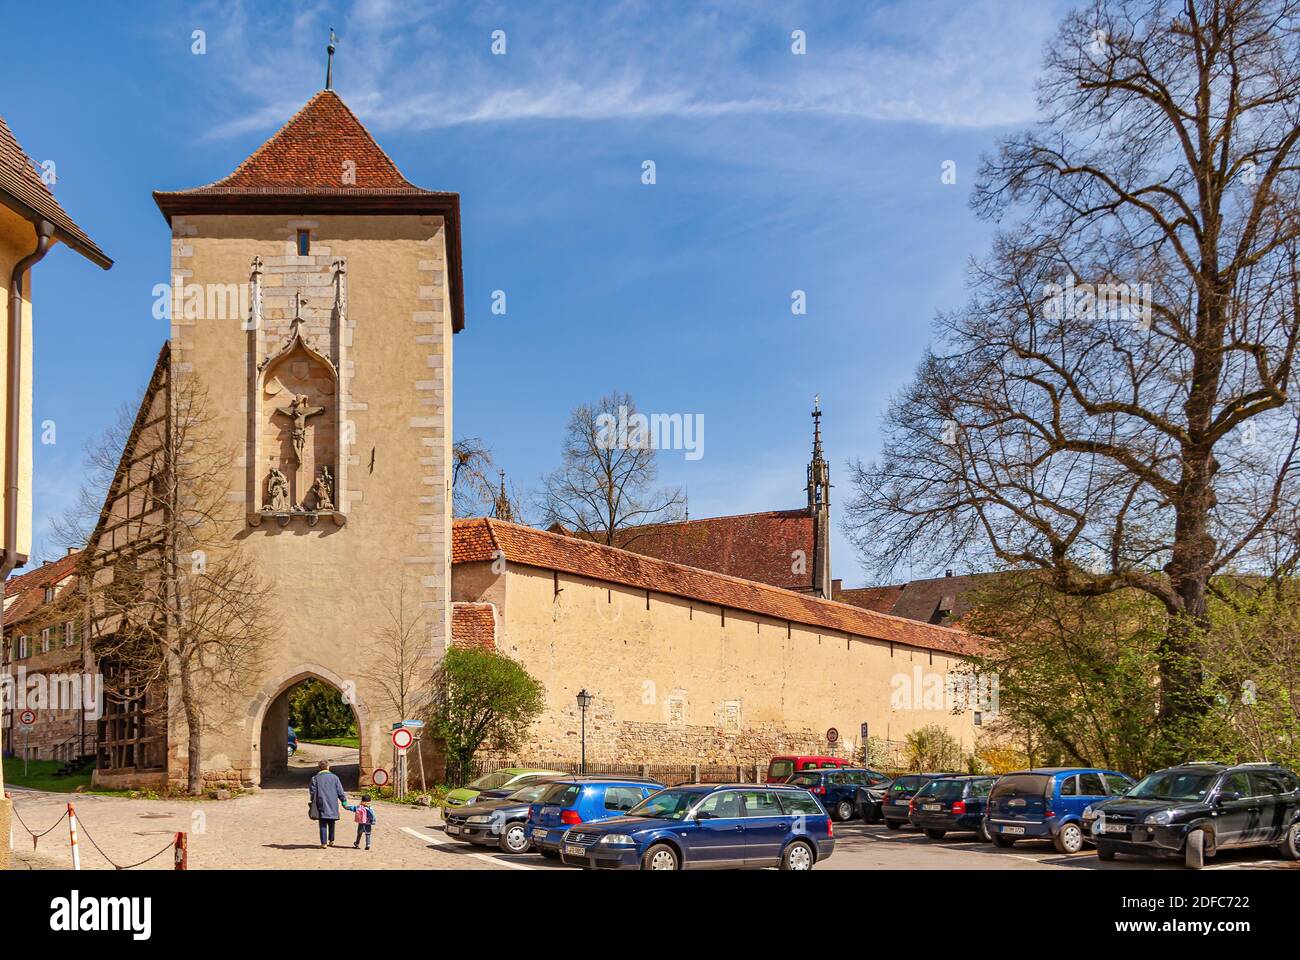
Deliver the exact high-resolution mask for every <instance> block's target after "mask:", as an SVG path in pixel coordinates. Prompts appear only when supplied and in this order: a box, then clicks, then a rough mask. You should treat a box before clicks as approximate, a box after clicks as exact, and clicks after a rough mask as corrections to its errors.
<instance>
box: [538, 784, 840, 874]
mask: <svg viewBox="0 0 1300 960" xmlns="http://www.w3.org/2000/svg"><path fill="white" fill-rule="evenodd" d="M834 849H835V835H834V831H833V828H832V826H831V818H830V817H829V816H828V815H827V813H826V810H825V808H823V807H822V805H821V804H820V803H819V802H818V801H817V798H816V797H814V796H813V795H812V794H811V793H809V792H808V791H807V790H804V789H802V788H799V787H794V786H789V785H786V784H776V783H765V784H752V783H751V784H743V783H740V784H735V783H733V784H686V785H683V786H679V787H671V788H669V789H667V790H661V791H659V792H658V793H656V794H654V795H653V796H652V797H650V798H649V799H647V800H646V801H645V802H643V803H641V804H639V805H638V806H636V807H635V808H633V809H632V810H630V811H628V813H627V814H626V815H625V816H621V817H615V818H613V819H612V820H605V821H602V822H601V823H595V824H592V825H590V826H588V825H586V824H583V825H582V826H576V827H572V828H570V829H569V830H568V831H567V832H566V833H565V834H564V837H563V844H562V846H561V848H560V855H561V858H562V859H563V860H564V862H565V863H566V864H569V865H570V866H575V867H586V868H588V869H604V870H618V869H624V870H683V869H691V870H697V869H708V868H726V867H730V868H733V869H734V868H737V867H753V868H757V867H780V868H781V869H782V870H811V869H812V866H813V864H814V863H817V862H819V861H821V860H825V859H826V858H827V857H829V856H830V855H831V853H832V852H833V851H834Z"/></svg>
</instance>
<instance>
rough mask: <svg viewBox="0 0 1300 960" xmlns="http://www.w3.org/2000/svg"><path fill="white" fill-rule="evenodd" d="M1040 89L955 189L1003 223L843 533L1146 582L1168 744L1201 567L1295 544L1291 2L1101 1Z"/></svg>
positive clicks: (1075, 578) (1069, 26)
mask: <svg viewBox="0 0 1300 960" xmlns="http://www.w3.org/2000/svg"><path fill="white" fill-rule="evenodd" d="M1039 106H1040V113H1041V121H1040V123H1039V124H1038V125H1037V126H1036V127H1035V128H1034V129H1033V130H1030V131H1028V132H1025V133H1022V134H1019V135H1017V136H1013V137H1011V138H1010V139H1008V140H1007V141H1005V142H1004V143H1003V145H1002V147H1001V150H1000V152H999V153H998V155H997V156H995V157H992V158H988V159H986V160H985V162H984V164H983V167H982V169H981V171H980V175H979V178H978V184H977V186H976V189H975V193H974V197H973V205H974V207H975V209H976V210H977V211H978V212H979V213H980V214H982V215H984V216H987V217H991V218H998V219H1001V218H1003V217H1011V218H1013V220H1014V226H1012V227H1010V228H1009V229H1004V230H1003V231H1002V232H1001V233H1000V234H999V236H998V237H997V239H996V241H995V243H994V245H993V248H992V251H991V253H990V254H989V255H988V256H987V257H986V258H984V259H983V260H981V261H980V262H978V263H976V264H974V265H972V268H971V271H970V284H971V289H972V297H971V300H970V303H969V304H968V306H966V307H965V308H964V309H962V310H959V311H957V312H955V313H952V314H949V315H944V316H941V317H940V318H939V320H938V323H937V328H938V338H939V343H938V345H937V347H936V348H934V349H933V350H932V351H931V352H929V353H928V355H927V356H926V357H925V358H924V360H923V361H922V363H921V365H920V367H919V369H918V371H917V374H916V376H915V379H914V380H913V382H912V383H911V384H910V385H909V386H908V387H907V388H906V389H905V390H904V391H903V393H902V394H901V396H899V397H898V398H897V399H896V400H895V402H894V403H893V404H892V406H891V408H890V410H889V413H888V415H887V418H886V425H885V435H886V440H885V447H884V452H883V455H882V457H881V458H880V460H879V461H878V462H876V463H873V464H871V465H863V464H861V463H859V464H857V465H856V468H855V469H854V471H853V477H852V483H853V486H854V488H855V491H856V495H855V498H854V499H853V501H852V502H851V503H850V505H849V507H848V510H847V516H846V522H845V528H846V532H847V533H848V535H849V536H850V537H851V538H852V539H853V540H854V541H855V542H856V544H857V546H858V547H859V549H860V550H861V551H862V553H863V554H864V556H865V557H866V559H867V560H868V561H869V562H870V563H872V564H873V565H874V566H875V567H877V568H878V569H880V570H882V571H890V570H892V569H893V568H894V567H896V566H897V565H899V564H900V563H901V562H904V561H906V560H909V559H910V560H930V561H934V562H935V563H936V565H942V563H945V562H948V561H950V560H951V559H952V558H954V557H955V556H957V555H959V554H965V555H968V556H969V557H970V558H971V559H973V560H975V561H976V562H981V563H993V564H1003V565H1009V566H1016V567H1024V568H1031V569H1040V570H1044V571H1047V572H1048V574H1049V576H1050V577H1051V580H1052V582H1053V584H1054V585H1055V587H1056V588H1057V589H1058V590H1060V591H1062V592H1064V593H1067V594H1073V595H1079V596H1090V595H1101V594H1105V593H1109V592H1111V591H1115V590H1118V589H1122V588H1125V587H1132V588H1136V589H1138V590H1142V591H1145V592H1147V593H1149V594H1150V595H1152V596H1154V597H1156V598H1157V599H1158V600H1159V601H1160V603H1161V604H1162V606H1163V609H1164V610H1165V612H1166V615H1167V618H1168V620H1167V628H1166V631H1165V636H1164V639H1163V640H1162V643H1161V649H1160V658H1159V662H1160V678H1159V679H1160V684H1161V698H1160V705H1159V721H1160V723H1161V729H1162V730H1163V731H1165V732H1167V733H1169V734H1170V735H1171V736H1174V735H1175V731H1176V730H1177V729H1179V728H1181V727H1183V726H1185V724H1184V723H1183V721H1185V720H1188V719H1189V718H1193V717H1195V716H1196V715H1198V714H1199V713H1200V712H1201V711H1202V710H1203V709H1204V706H1205V705H1204V703H1203V701H1202V700H1201V699H1200V698H1199V697H1198V696H1197V695H1196V694H1195V692H1194V691H1195V690H1196V689H1197V680H1198V677H1199V672H1200V670H1199V664H1198V662H1197V659H1196V643H1195V639H1194V635H1195V634H1196V633H1198V632H1199V631H1201V630H1203V629H1204V628H1205V627H1206V626H1207V615H1206V599H1207V592H1208V591H1209V590H1210V589H1211V585H1212V578H1213V577H1214V575H1215V574H1216V573H1219V572H1221V571H1225V570H1230V569H1233V568H1234V567H1241V566H1243V565H1249V564H1253V563H1264V562H1267V559H1268V558H1267V555H1266V551H1264V550H1261V549H1260V548H1267V551H1270V552H1271V553H1272V554H1273V555H1274V556H1279V555H1283V554H1285V553H1286V551H1281V552H1280V553H1279V551H1278V550H1277V544H1276V542H1275V540H1273V539H1271V538H1275V537H1277V536H1281V537H1282V538H1283V539H1284V540H1285V541H1286V542H1289V543H1294V542H1295V526H1294V520H1295V516H1296V513H1295V511H1296V509H1297V490H1296V482H1295V476H1294V473H1295V464H1296V458H1295V455H1296V451H1297V438H1298V437H1300V432H1298V431H1300V419H1298V418H1297V410H1296V401H1295V396H1294V391H1293V388H1294V380H1295V376H1296V372H1295V350H1296V344H1297V337H1298V336H1300V318H1298V316H1297V314H1298V312H1300V311H1298V307H1300V282H1298V280H1300V273H1298V271H1297V264H1298V262H1300V261H1298V256H1300V207H1298V200H1297V198H1298V197H1300V149H1298V144H1300V3H1297V2H1296V0H1218V2H1212V3H1210V2H1197V0H1187V2H1186V4H1185V5H1184V3H1183V2H1178V3H1168V2H1159V0H1113V2H1103V0H1098V2H1095V3H1094V4H1092V5H1091V6H1089V7H1087V8H1085V9H1083V10H1080V11H1076V12H1074V13H1071V14H1070V15H1069V16H1067V17H1066V19H1065V20H1064V22H1063V24H1062V26H1061V28H1060V31H1059V33H1058V35H1057V37H1056V39H1055V41H1054V43H1053V44H1052V45H1051V46H1050V47H1049V49H1048V52H1047V54H1046V60H1045V66H1044V74H1043V76H1042V78H1041V79H1040V83H1039ZM1292 555H1294V554H1293V552H1292Z"/></svg>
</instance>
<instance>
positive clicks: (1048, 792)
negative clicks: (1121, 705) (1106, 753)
mask: <svg viewBox="0 0 1300 960" xmlns="http://www.w3.org/2000/svg"><path fill="white" fill-rule="evenodd" d="M1132 786H1133V779H1132V778H1131V777H1129V776H1128V775H1127V774H1123V773H1116V772H1115V771H1114V770H1098V769H1096V768H1095V767H1038V768H1035V769H1033V770H1019V771H1017V772H1015V773H1008V774H1006V775H1005V776H1003V777H1002V778H1000V779H999V780H998V782H997V783H996V784H994V786H993V792H992V793H991V794H989V806H988V827H987V830H988V835H989V837H990V838H991V839H992V840H993V843H994V845H995V846H999V847H1010V846H1013V845H1014V844H1015V843H1016V842H1017V841H1019V840H1051V841H1052V843H1053V845H1054V846H1055V847H1056V849H1057V851H1059V852H1060V853H1078V852H1079V851H1080V850H1082V849H1083V844H1084V841H1085V840H1087V839H1088V835H1087V831H1086V829H1085V827H1084V823H1083V811H1084V810H1085V809H1086V808H1087V807H1088V806H1089V805H1090V804H1095V803H1099V802H1100V801H1102V800H1105V799H1106V798H1108V797H1117V796H1119V795H1121V794H1123V793H1124V792H1126V791H1127V790H1128V789H1129V788H1130V787H1132Z"/></svg>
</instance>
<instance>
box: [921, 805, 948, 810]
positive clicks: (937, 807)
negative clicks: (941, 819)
mask: <svg viewBox="0 0 1300 960" xmlns="http://www.w3.org/2000/svg"><path fill="white" fill-rule="evenodd" d="M921 809H922V810H942V809H943V807H942V805H940V804H937V803H923V804H921Z"/></svg>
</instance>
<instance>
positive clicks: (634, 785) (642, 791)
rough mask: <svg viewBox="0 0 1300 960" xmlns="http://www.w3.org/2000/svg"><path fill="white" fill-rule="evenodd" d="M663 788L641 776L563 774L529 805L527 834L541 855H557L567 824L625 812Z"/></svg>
mask: <svg viewBox="0 0 1300 960" xmlns="http://www.w3.org/2000/svg"><path fill="white" fill-rule="evenodd" d="M663 788H664V785H663V784H662V783H657V782H655V781H654V780H647V779H644V778H642V777H614V778H610V777H564V778H563V779H559V780H556V781H554V782H553V783H551V784H550V785H549V786H548V787H547V788H546V790H545V791H544V792H543V793H542V795H541V796H540V797H538V798H537V799H536V800H534V801H533V802H532V804H531V805H530V806H529V808H528V837H529V839H530V840H532V842H533V846H534V847H536V848H537V852H538V853H540V854H541V855H542V856H544V857H558V856H559V855H560V842H561V841H560V838H561V837H563V836H564V832H565V831H566V830H568V829H569V828H570V827H574V826H577V825H578V824H583V823H594V822H596V821H599V820H608V819H609V818H610V817H617V816H620V815H622V814H625V813H627V812H628V811H630V810H632V809H633V808H634V807H636V805H637V804H639V803H640V802H641V801H642V800H644V799H645V798H646V797H648V796H650V794H652V793H657V792H658V791H660V790H662V789H663Z"/></svg>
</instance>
